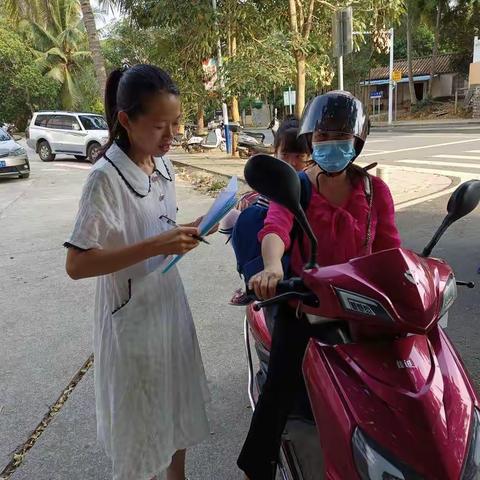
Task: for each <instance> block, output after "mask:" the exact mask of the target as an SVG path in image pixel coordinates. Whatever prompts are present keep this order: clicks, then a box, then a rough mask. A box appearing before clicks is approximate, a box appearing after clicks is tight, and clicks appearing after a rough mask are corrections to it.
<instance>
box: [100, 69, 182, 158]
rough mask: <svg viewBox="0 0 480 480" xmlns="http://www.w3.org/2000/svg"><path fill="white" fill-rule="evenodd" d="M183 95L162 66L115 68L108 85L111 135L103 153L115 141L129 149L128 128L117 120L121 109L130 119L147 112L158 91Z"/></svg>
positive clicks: (106, 104) (107, 115)
mask: <svg viewBox="0 0 480 480" xmlns="http://www.w3.org/2000/svg"><path fill="white" fill-rule="evenodd" d="M162 92H166V93H171V94H173V95H177V96H178V95H180V92H179V90H178V87H177V86H176V85H175V83H174V82H173V80H172V79H171V78H170V75H169V74H168V73H167V72H165V71H163V70H162V69H160V68H158V67H156V66H154V65H148V64H143V63H142V64H138V65H134V66H133V67H124V68H118V69H116V70H113V72H112V73H110V75H109V76H108V79H107V85H106V87H105V116H106V119H107V124H108V131H109V138H108V142H107V144H106V145H105V147H104V149H103V152H105V151H106V150H107V149H108V148H110V146H111V145H112V143H113V142H117V143H118V145H119V146H120V147H121V148H122V149H124V150H127V149H128V148H130V141H129V139H128V135H127V131H126V130H125V129H124V128H123V127H122V125H121V124H120V122H119V121H118V112H120V111H124V112H126V113H127V115H128V117H129V118H135V117H136V116H137V115H140V114H142V113H144V112H145V110H146V104H147V102H148V100H150V98H151V97H152V96H154V95H157V94H158V93H162Z"/></svg>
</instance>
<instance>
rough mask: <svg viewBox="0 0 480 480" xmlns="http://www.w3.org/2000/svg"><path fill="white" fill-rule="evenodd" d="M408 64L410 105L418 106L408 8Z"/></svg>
mask: <svg viewBox="0 0 480 480" xmlns="http://www.w3.org/2000/svg"><path fill="white" fill-rule="evenodd" d="M407 63H408V88H409V90H410V105H411V106H412V105H416V104H417V95H416V93H415V84H414V82H413V66H412V19H411V15H410V14H409V9H408V6H407Z"/></svg>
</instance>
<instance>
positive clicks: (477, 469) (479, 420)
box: [461, 409, 480, 480]
mask: <svg viewBox="0 0 480 480" xmlns="http://www.w3.org/2000/svg"><path fill="white" fill-rule="evenodd" d="M472 421H473V425H472V434H471V438H470V446H469V448H468V453H467V458H466V460H465V466H464V467H463V475H462V477H461V478H462V480H480V413H479V411H478V410H477V409H475V410H474V414H473V419H472Z"/></svg>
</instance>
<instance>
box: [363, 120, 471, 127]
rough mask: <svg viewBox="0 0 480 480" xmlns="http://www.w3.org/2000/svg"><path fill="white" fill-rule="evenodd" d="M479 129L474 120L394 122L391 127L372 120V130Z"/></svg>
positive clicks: (385, 123)
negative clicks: (409, 128) (419, 128)
mask: <svg viewBox="0 0 480 480" xmlns="http://www.w3.org/2000/svg"><path fill="white" fill-rule="evenodd" d="M450 125H451V126H458V127H467V126H471V127H475V126H476V127H480V119H476V118H439V119H437V120H432V119H426V120H418V119H417V120H396V121H395V122H393V123H392V124H391V125H389V124H388V122H376V121H373V120H372V128H385V127H388V128H395V127H445V126H450Z"/></svg>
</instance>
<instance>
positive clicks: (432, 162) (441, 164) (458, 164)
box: [395, 155, 480, 169]
mask: <svg viewBox="0 0 480 480" xmlns="http://www.w3.org/2000/svg"><path fill="white" fill-rule="evenodd" d="M435 156H436V157H441V158H451V157H449V156H447V155H444V156H442V155H435ZM395 163H415V164H418V165H432V166H439V167H460V168H473V169H479V168H480V165H475V164H473V163H461V162H440V161H438V162H437V161H435V160H395Z"/></svg>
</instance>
